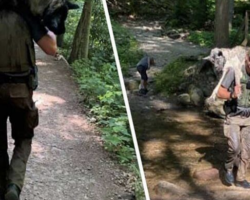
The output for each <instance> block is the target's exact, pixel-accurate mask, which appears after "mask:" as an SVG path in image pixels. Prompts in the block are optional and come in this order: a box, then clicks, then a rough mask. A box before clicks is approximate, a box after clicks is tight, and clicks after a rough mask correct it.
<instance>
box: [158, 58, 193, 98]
mask: <svg viewBox="0 0 250 200" xmlns="http://www.w3.org/2000/svg"><path fill="white" fill-rule="evenodd" d="M192 64H194V62H193V61H187V60H185V58H183V57H180V58H178V59H177V60H175V61H173V62H172V63H170V64H169V65H167V66H165V67H164V69H163V70H162V71H161V73H160V74H157V76H156V84H155V89H156V92H162V93H165V94H166V95H170V94H173V93H175V92H177V90H178V87H179V85H180V84H181V83H182V82H183V80H184V71H185V69H187V68H188V67H190V66H191V65H192ZM173 74H174V76H173Z"/></svg>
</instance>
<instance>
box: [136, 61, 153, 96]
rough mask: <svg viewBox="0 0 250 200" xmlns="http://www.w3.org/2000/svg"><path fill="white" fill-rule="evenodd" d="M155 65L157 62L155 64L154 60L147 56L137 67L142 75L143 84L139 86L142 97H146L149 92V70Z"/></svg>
mask: <svg viewBox="0 0 250 200" xmlns="http://www.w3.org/2000/svg"><path fill="white" fill-rule="evenodd" d="M154 64H155V62H154V59H153V58H150V57H148V56H145V57H143V58H142V59H141V60H140V61H139V62H138V64H137V65H136V68H137V71H138V72H139V73H140V75H141V84H140V86H139V89H140V90H139V93H140V94H142V95H145V94H147V92H148V89H147V85H148V82H147V81H148V75H147V70H149V69H150V67H151V65H154Z"/></svg>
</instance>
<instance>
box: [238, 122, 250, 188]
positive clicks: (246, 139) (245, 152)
mask: <svg viewBox="0 0 250 200" xmlns="http://www.w3.org/2000/svg"><path fill="white" fill-rule="evenodd" d="M249 159H250V127H249V126H246V127H243V128H242V130H241V154H240V162H239V166H238V172H237V176H236V186H239V187H244V188H250V183H248V182H247V181H246V172H247V168H248V165H249Z"/></svg>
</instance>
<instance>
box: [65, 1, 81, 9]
mask: <svg viewBox="0 0 250 200" xmlns="http://www.w3.org/2000/svg"><path fill="white" fill-rule="evenodd" d="M66 4H67V6H68V8H69V10H75V9H78V8H79V6H78V5H77V4H75V3H71V2H69V1H67V2H66Z"/></svg>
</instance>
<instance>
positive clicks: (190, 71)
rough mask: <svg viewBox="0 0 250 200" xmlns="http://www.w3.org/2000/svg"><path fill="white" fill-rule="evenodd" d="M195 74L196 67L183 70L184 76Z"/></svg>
mask: <svg viewBox="0 0 250 200" xmlns="http://www.w3.org/2000/svg"><path fill="white" fill-rule="evenodd" d="M195 72H196V66H195V65H194V66H190V67H188V68H187V69H185V70H184V76H186V77H189V76H192V75H194V74H195Z"/></svg>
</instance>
